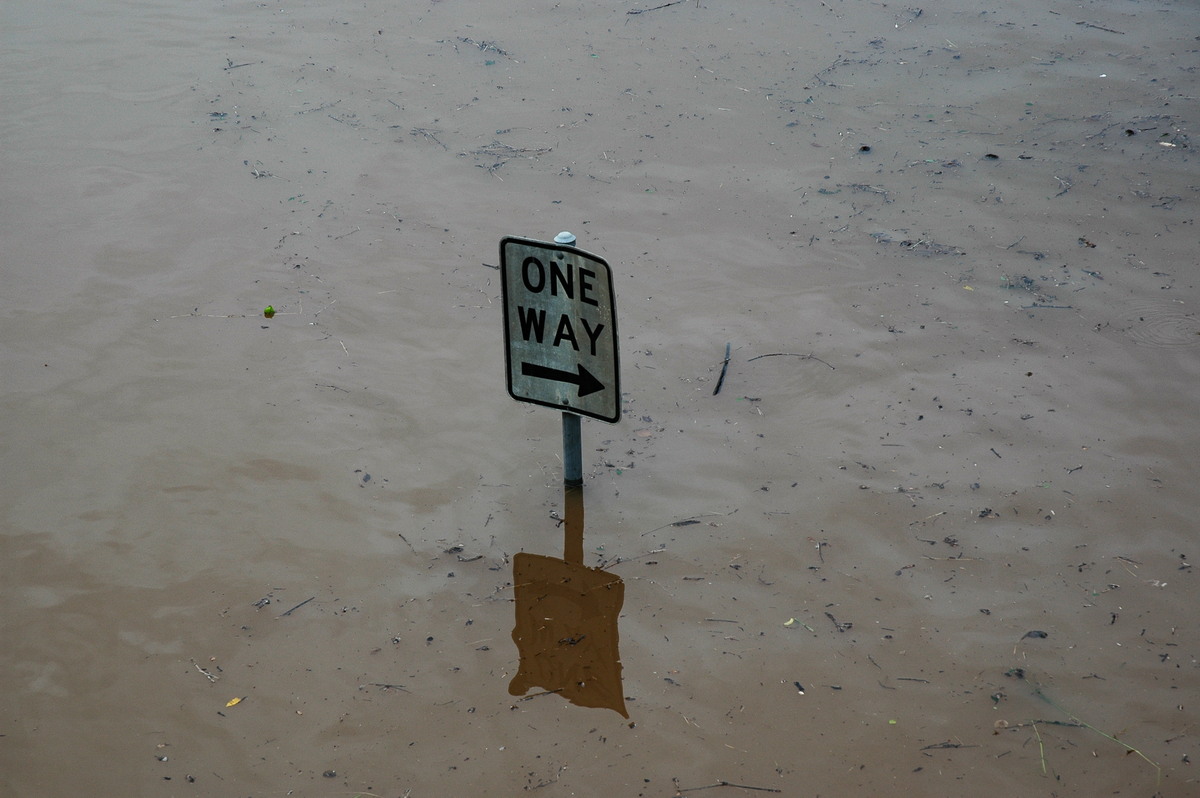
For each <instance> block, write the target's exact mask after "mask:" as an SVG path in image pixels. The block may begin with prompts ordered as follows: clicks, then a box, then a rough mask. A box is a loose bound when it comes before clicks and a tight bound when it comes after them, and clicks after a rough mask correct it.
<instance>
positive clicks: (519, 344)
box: [500, 236, 621, 422]
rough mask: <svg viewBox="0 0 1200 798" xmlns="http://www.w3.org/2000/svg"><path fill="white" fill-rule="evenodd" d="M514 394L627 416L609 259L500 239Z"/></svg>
mask: <svg viewBox="0 0 1200 798" xmlns="http://www.w3.org/2000/svg"><path fill="white" fill-rule="evenodd" d="M500 275H501V283H502V284H501V291H502V293H503V295H504V352H505V361H506V365H507V371H508V374H507V380H508V393H509V395H511V396H512V398H513V399H516V400H518V401H521V402H532V403H533V404H538V405H545V406H546V407H554V408H557V409H559V410H563V411H565V412H568V413H576V414H578V415H582V416H590V417H592V418H598V419H601V420H602V421H609V422H616V421H618V420H620V418H621V386H620V379H619V370H618V367H617V360H618V359H617V309H616V306H615V305H614V304H613V288H612V271H611V270H610V269H609V267H608V263H607V262H605V260H604V259H603V258H600V257H598V256H596V255H593V254H591V253H589V252H584V251H582V250H579V249H576V248H575V247H573V246H568V245H564V244H554V243H549V242H546V241H534V240H532V239H528V238H516V237H512V236H509V237H506V238H504V239H502V240H501V241H500Z"/></svg>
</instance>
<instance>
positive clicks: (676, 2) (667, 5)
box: [625, 0, 1083, 24]
mask: <svg viewBox="0 0 1200 798" xmlns="http://www.w3.org/2000/svg"><path fill="white" fill-rule="evenodd" d="M682 2H683V0H672V2H670V3H663V4H662V5H661V6H655V7H654V8H636V9H634V10H633V11H626V12H625V13H626V14H627V15H629V16H633V15H634V14H645V13H646V12H647V11H658V10H659V9H660V8H670V7H671V6H677V5H679V4H680V3H682ZM1080 24H1083V23H1080Z"/></svg>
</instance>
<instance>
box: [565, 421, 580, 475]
mask: <svg viewBox="0 0 1200 798" xmlns="http://www.w3.org/2000/svg"><path fill="white" fill-rule="evenodd" d="M579 421H580V418H579V416H577V415H575V414H574V413H563V414H562V431H563V484H564V485H566V486H567V487H579V486H581V485H583V436H582V433H581V432H580V429H579Z"/></svg>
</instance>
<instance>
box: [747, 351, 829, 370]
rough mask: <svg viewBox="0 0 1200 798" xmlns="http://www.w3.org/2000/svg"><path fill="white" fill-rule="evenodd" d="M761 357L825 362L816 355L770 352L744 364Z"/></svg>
mask: <svg viewBox="0 0 1200 798" xmlns="http://www.w3.org/2000/svg"><path fill="white" fill-rule="evenodd" d="M761 357H798V358H800V359H801V360H815V361H817V362H818V363H825V361H824V360H822V359H821V358H819V357H817V356H816V355H814V354H811V353H810V354H807V355H798V354H796V353H795V352H770V353H768V354H765V355H755V356H754V357H752V358H750V360H747V361H746V362H747V363H750V362H752V361H755V360H758V359H759V358H761ZM825 365H826V366H829V364H828V363H825ZM829 368H833V366H829Z"/></svg>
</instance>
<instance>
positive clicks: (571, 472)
mask: <svg viewBox="0 0 1200 798" xmlns="http://www.w3.org/2000/svg"><path fill="white" fill-rule="evenodd" d="M554 243H556V244H565V245H566V246H569V247H573V246H575V234H574V233H572V232H570V231H568V230H564V231H562V232H561V233H559V234H558V235H556V236H555V237H554ZM579 420H580V419H579V416H577V415H575V414H574V413H563V417H562V430H563V484H564V485H566V486H567V487H569V488H574V487H580V486H582V485H583V449H582V447H583V442H582V433H581V432H580V429H579Z"/></svg>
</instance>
